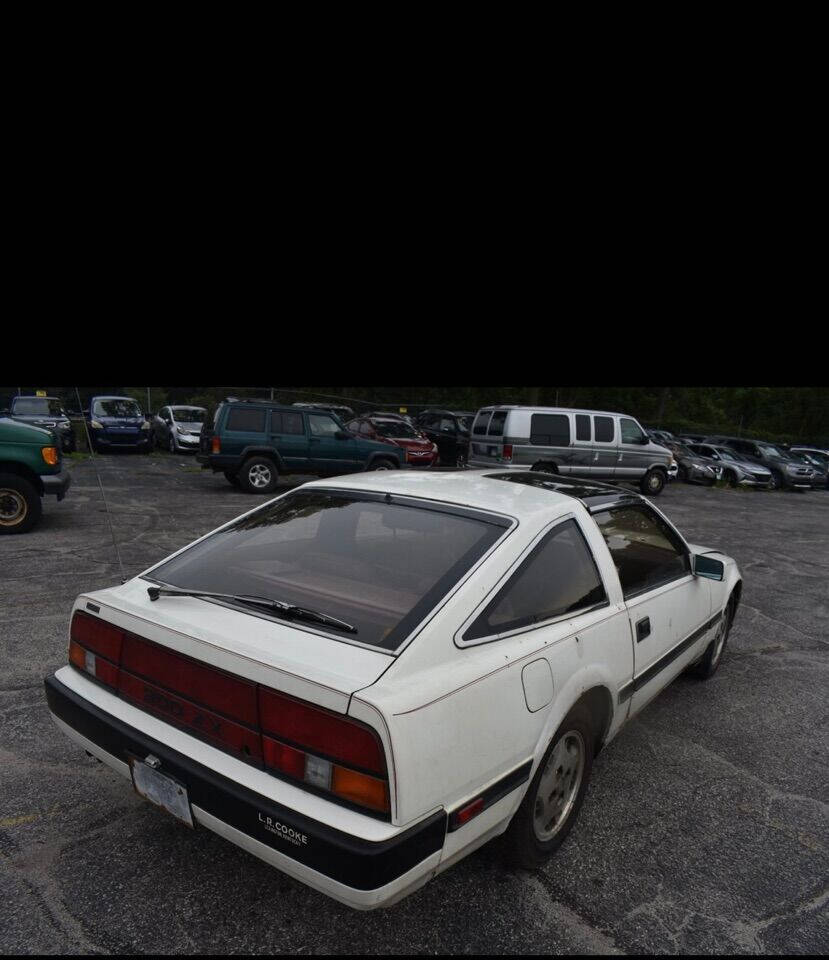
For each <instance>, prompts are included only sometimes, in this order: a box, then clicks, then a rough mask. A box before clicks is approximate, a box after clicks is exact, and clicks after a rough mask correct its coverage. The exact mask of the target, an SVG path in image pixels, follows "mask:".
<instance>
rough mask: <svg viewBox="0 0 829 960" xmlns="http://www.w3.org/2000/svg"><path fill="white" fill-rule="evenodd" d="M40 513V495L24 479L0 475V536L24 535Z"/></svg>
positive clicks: (11, 474) (14, 475) (41, 507)
mask: <svg viewBox="0 0 829 960" xmlns="http://www.w3.org/2000/svg"><path fill="white" fill-rule="evenodd" d="M42 513H43V504H42V503H41V502H40V495H39V494H38V492H37V490H36V489H35V488H34V486H33V485H32V484H31V483H29V481H28V480H26V478H25V477H19V476H17V474H15V473H0V534H4V533H8V534H12V533H26V532H27V531H28V530H31V529H32V527H33V526H34V525H35V524H36V523H37V522H38V520H40V516H41V514H42Z"/></svg>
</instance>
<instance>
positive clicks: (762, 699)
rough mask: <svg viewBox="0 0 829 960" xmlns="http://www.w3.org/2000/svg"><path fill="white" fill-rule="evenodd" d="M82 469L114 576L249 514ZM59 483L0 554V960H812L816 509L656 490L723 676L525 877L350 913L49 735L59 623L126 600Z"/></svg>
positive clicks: (824, 514)
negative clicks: (14, 956)
mask: <svg viewBox="0 0 829 960" xmlns="http://www.w3.org/2000/svg"><path fill="white" fill-rule="evenodd" d="M98 462H99V465H100V469H101V472H102V477H103V480H104V485H105V489H106V491H107V499H108V501H109V505H110V509H111V512H112V516H113V522H114V525H115V531H116V535H117V538H118V541H119V543H120V545H121V552H122V557H123V563H124V568H125V571H126V574H127V575H128V576H133V575H134V574H136V573H138V572H140V571H141V570H142V569H144V568H146V567H147V566H149V565H150V564H151V563H153V562H155V561H157V560H159V559H161V558H162V557H164V556H165V555H167V554H169V553H171V552H172V551H173V550H175V549H177V548H178V547H180V546H182V545H183V544H185V543H187V542H189V541H190V540H192V539H194V538H195V537H197V536H200V535H201V534H203V533H205V532H206V531H208V530H210V529H212V528H213V527H215V526H217V525H218V524H220V523H223V522H224V521H226V520H228V519H230V518H231V517H233V516H235V515H237V514H239V513H241V512H243V510H246V509H249V508H250V507H251V506H252V505H253V504H254V503H255V502H256V500H255V499H254V498H253V497H251V496H249V495H247V494H244V493H241V492H239V491H237V490H235V489H233V488H232V487H231V486H230V485H229V484H227V482H226V481H225V480H224V478H223V477H222V476H221V475H214V474H211V473H209V472H207V471H202V470H200V469H199V468H198V466H197V465H195V464H194V462H193V460H192V459H191V458H190V459H188V458H187V457H184V456H169V455H167V454H163V455H162V454H159V455H154V456H150V457H147V456H138V455H121V456H105V457H100V458H99V461H98ZM69 469H70V470H71V472H72V478H73V479H72V483H73V486H72V489H71V490H70V492H69V494H68V496H67V498H66V499H65V500H64V501H63V502H62V503H60V504H58V503H56V502H55V500H54V499H51V498H50V499H47V500H46V501H45V503H44V516H43V520H42V523H41V524H40V526H39V527H38V528H37V529H36V530H35V531H34V532H32V533H30V534H27V535H24V536H19V537H3V538H0V657H1V658H2V659H0V664H2V666H0V731H1V732H0V902H2V904H3V906H2V909H0V953H17V952H21V953H29V952H32V953H96V952H103V953H155V952H161V953H171V952H176V953H179V952H184V953H187V952H199V953H236V952H257V953H259V952H265V953H285V952H290V953H300V952H302V953H312V952H326V953H352V954H354V953H358V954H359V953H378V954H385V953H412V952H424V953H435V952H439V953H445V952H452V953H470V952H471V953H506V952H521V953H545V954H549V953H592V952H599V953H651V952H659V953H712V954H715V953H716V954H718V953H787V952H791V953H818V954H820V953H822V954H826V953H827V952H829V923H827V919H828V918H827V901H828V900H829V887H827V877H829V857H827V837H829V831H828V830H827V810H828V809H829V807H828V806H827V801H829V770H828V769H827V767H828V765H827V732H826V731H827V707H826V704H827V690H828V689H829V671H828V670H827V653H829V649H827V648H828V647H829V629H827V625H829V588H827V584H829V550H827V545H829V493H826V492H825V491H812V492H809V493H804V494H797V493H794V494H793V493H777V492H775V493H771V492H757V491H730V490H712V489H707V488H702V487H694V486H688V485H678V484H673V485H671V486H670V487H668V488H667V489H666V490H665V492H664V493H663V495H662V496H661V497H660V498H659V500H658V503H659V505H660V507H662V508H663V509H664V510H665V512H666V513H667V514H668V515H669V516H670V517H671V518H672V519H673V520H675V521H676V523H677V525H678V526H679V527H680V529H681V530H682V531H683V532H684V533H685V534H686V536H687V537H688V539H689V540H691V541H692V542H695V543H702V544H706V545H709V546H712V547H720V548H722V549H723V550H725V551H726V552H727V553H729V554H731V555H732V556H734V557H735V558H736V559H737V561H738V563H739V564H740V568H741V570H742V572H743V576H744V579H745V586H744V590H743V602H742V605H741V608H740V612H739V614H738V616H737V620H736V622H735V625H734V630H733V632H732V634H731V639H730V641H729V648H728V650H727V653H726V657H725V660H724V662H723V665H722V667H721V668H720V670H719V672H718V673H717V674H716V676H715V677H714V678H713V679H712V680H711V681H709V682H708V683H700V682H698V681H694V680H691V679H688V678H685V677H681V678H679V679H678V680H677V681H675V682H674V683H673V684H672V685H671V686H670V687H669V688H668V689H667V690H666V691H665V692H664V693H663V694H662V695H661V696H660V697H658V698H657V699H656V700H655V701H654V702H653V703H651V704H650V705H649V706H648V707H647V708H646V709H645V711H644V712H643V713H642V714H640V716H639V717H637V718H636V719H635V720H633V721H631V722H630V724H629V725H628V726H627V728H626V729H625V730H624V731H623V732H622V734H621V735H620V736H619V737H618V738H617V740H616V741H615V742H614V743H613V744H611V746H609V747H608V748H607V750H605V751H604V752H603V753H602V754H601V756H600V757H599V758H598V760H597V761H596V764H595V766H594V770H593V777H592V781H591V786H590V790H589V791H588V795H587V799H586V801H585V804H584V807H583V809H582V812H581V816H580V818H579V821H578V823H577V824H576V826H575V828H574V830H573V832H572V833H571V835H570V837H569V839H568V840H567V842H566V843H565V845H564V846H563V847H562V849H561V850H560V851H559V853H558V855H557V856H556V857H555V858H554V859H553V860H552V861H551V862H550V863H549V864H548V865H547V867H546V868H545V869H544V870H543V871H541V872H539V873H536V874H530V873H524V872H512V871H510V870H508V869H506V868H505V867H504V866H503V865H502V862H501V859H500V855H499V852H498V850H497V847H496V845H493V844H490V845H488V846H486V847H484V848H483V849H481V850H480V851H478V852H476V853H474V854H472V855H471V856H470V857H468V858H467V859H466V860H464V861H462V862H461V863H459V864H458V865H456V866H455V867H453V868H452V869H451V870H449V871H448V872H447V873H445V874H443V875H442V876H440V877H438V878H437V879H436V880H433V881H432V882H431V883H429V884H428V885H427V886H426V887H424V888H422V889H421V890H420V891H418V892H417V893H415V894H413V895H412V896H410V897H409V898H407V899H406V900H404V901H402V902H401V903H400V904H398V905H396V906H394V907H391V908H389V909H387V910H382V911H376V912H374V913H369V914H365V913H357V912H353V911H351V910H349V909H348V908H346V907H343V906H341V905H339V904H337V903H335V902H334V901H332V900H329V899H328V898H327V897H324V896H322V895H321V894H318V893H315V892H314V891H312V890H310V889H309V888H307V887H305V886H303V885H301V884H299V883H297V882H295V881H293V880H291V879H290V878H288V877H286V876H285V875H283V874H280V873H279V872H278V871H276V870H273V869H271V868H270V867H268V866H266V865H265V864H263V863H261V862H260V861H258V860H257V859H255V858H254V857H251V856H249V855H248V854H246V853H244V852H243V851H242V850H240V849H238V848H236V847H234V846H233V845H231V844H229V843H227V842H225V841H224V840H222V839H221V838H219V837H217V836H215V835H214V834H212V833H210V832H209V831H207V830H197V831H195V832H191V831H189V830H187V829H185V828H183V827H181V826H179V825H178V824H177V823H176V822H175V821H174V820H173V819H172V818H171V817H168V816H167V815H165V814H164V813H162V812H161V811H158V810H157V809H155V808H153V807H151V806H150V805H149V804H147V803H145V802H144V801H142V800H141V799H139V798H138V797H137V796H136V795H135V794H134V793H133V792H132V791H131V790H130V789H129V785H128V784H127V783H126V781H124V780H123V779H122V778H121V777H119V776H118V775H116V774H115V773H113V772H111V771H110V770H109V769H108V768H107V767H105V766H103V765H102V764H99V763H97V762H96V761H95V760H93V759H91V758H90V757H88V756H87V755H86V754H85V753H84V751H83V750H81V749H79V748H77V747H76V746H75V745H74V744H73V743H72V742H71V741H70V740H68V739H67V738H66V737H65V736H63V735H62V734H61V733H60V732H59V731H58V730H57V728H56V727H55V726H54V724H53V723H52V722H51V720H50V718H49V714H48V711H47V708H46V703H45V699H44V693H43V685H42V681H43V677H44V676H46V675H47V674H50V673H53V672H54V671H55V670H56V669H57V668H58V667H60V666H62V665H63V664H64V663H65V661H66V646H67V639H66V632H67V626H68V613H69V610H70V607H71V603H72V601H73V599H74V597H75V596H76V595H77V594H78V593H80V592H81V591H85V590H95V589H99V588H101V587H106V586H111V585H113V584H115V583H117V582H118V580H119V573H118V566H117V563H116V562H115V557H114V552H113V547H112V539H111V535H110V531H109V527H108V525H107V522H106V517H105V515H104V512H103V503H102V500H101V495H100V491H99V488H98V484H97V481H96V479H95V474H94V472H93V469H92V464H91V462H90V461H89V460H85V461H78V462H75V463H72V464H70V466H69ZM301 479H305V478H296V480H297V482H298V481H299V480H301Z"/></svg>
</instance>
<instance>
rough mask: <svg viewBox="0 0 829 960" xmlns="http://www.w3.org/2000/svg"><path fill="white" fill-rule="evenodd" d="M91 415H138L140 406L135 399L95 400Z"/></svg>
mask: <svg viewBox="0 0 829 960" xmlns="http://www.w3.org/2000/svg"><path fill="white" fill-rule="evenodd" d="M92 416H93V417H140V416H141V407H139V406H138V404H137V403H136V402H135V400H122V399H120V398H118V397H116V398H114V399H111V400H96V401H95V403H94V405H93V408H92Z"/></svg>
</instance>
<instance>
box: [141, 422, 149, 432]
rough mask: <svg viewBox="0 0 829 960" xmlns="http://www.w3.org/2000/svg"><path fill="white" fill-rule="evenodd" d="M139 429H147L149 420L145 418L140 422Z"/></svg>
mask: <svg viewBox="0 0 829 960" xmlns="http://www.w3.org/2000/svg"><path fill="white" fill-rule="evenodd" d="M141 429H142V430H149V429H150V422H149V420H145V421H144V422H143V423H142V424H141Z"/></svg>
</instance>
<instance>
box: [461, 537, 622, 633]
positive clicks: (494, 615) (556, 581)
mask: <svg viewBox="0 0 829 960" xmlns="http://www.w3.org/2000/svg"><path fill="white" fill-rule="evenodd" d="M606 602H607V595H606V594H605V590H604V586H603V584H602V581H601V577H600V576H599V571H598V569H597V568H596V564H595V561H594V560H593V555H592V554H591V553H590V549H589V547H588V546H587V543H586V542H585V539H584V537H583V535H582V533H581V531H580V530H579V528H578V525H577V524H576V521H575V520H565V521H564V522H563V523H559V524H558V525H557V526H555V527H554V528H553V529H552V530H551V531H550V532H549V533H548V534H547V535H546V536H545V537H544V539H543V540H542V541H541V542H540V543H539V544H538V545H537V546H536V547H535V548H534V549H533V550H532V552H531V553H530V555H529V556H528V557H527V558H526V560H524V562H523V563H522V564H521V566H520V567H519V568H518V570H516V572H515V573H514V574H513V575H512V576H511V577H510V579H509V580H508V581H507V583H506V584H505V585H504V587H503V588H502V589H501V590H500V591H499V593H498V594H497V596H496V597H495V598H494V599H493V600H492V601H490V603H489V604H488V605H487V607H486V609H485V610H484V612H483V613H482V614H481V615H480V616H479V617H478V619H477V620H476V621H475V622H474V623H473V624H472V626H471V627H470V628H469V629H468V630H467V631H466V633H465V634H464V640H478V639H480V638H481V637H488V636H491V635H493V634H498V633H506V632H508V631H510V630H516V629H518V628H520V627H525V626H528V625H530V624H533V623H541V622H543V621H545V620H550V619H552V618H553V617H558V616H562V615H563V614H566V613H575V612H576V611H578V610H586V609H589V608H591V607H594V606H596V605H598V604H600V603H606Z"/></svg>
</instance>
